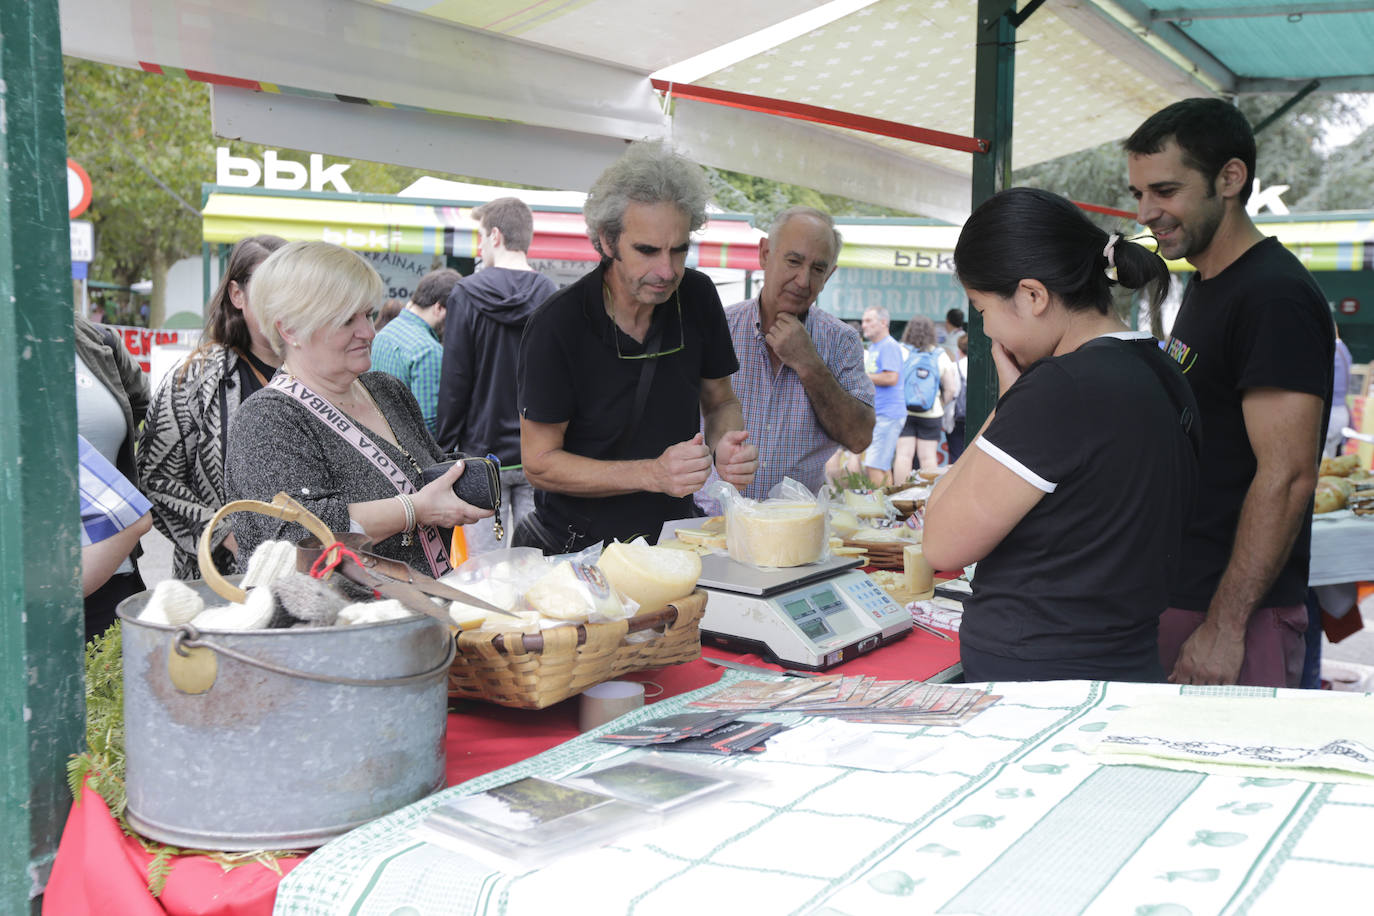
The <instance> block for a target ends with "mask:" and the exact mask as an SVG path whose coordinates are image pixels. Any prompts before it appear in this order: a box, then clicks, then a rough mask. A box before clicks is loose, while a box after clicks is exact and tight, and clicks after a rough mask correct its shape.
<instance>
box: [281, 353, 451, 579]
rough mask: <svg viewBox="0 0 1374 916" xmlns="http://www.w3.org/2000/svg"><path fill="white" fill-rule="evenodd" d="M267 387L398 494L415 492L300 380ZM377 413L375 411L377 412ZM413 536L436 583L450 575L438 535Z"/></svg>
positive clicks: (427, 529)
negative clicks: (333, 437) (367, 464)
mask: <svg viewBox="0 0 1374 916" xmlns="http://www.w3.org/2000/svg"><path fill="white" fill-rule="evenodd" d="M268 385H269V387H272V388H275V389H277V390H278V391H280V392H282V393H283V394H286V395H288V396H290V397H293V398H295V399H296V400H297V401H299V402H300V403H301V405H302V406H303V407H305V409H306V410H307V411H308V412H309V413H310V415H311V416H313V417H314V418H315V419H317V420H319V421H320V422H321V423H323V424H324V425H325V426H327V427H329V428H330V429H331V430H333V431H334V432H335V433H337V434H338V435H339V437H340V438H341V439H343V440H344V441H345V442H347V443H348V444H349V445H351V446H353V447H354V448H355V449H357V451H358V454H360V455H362V456H363V457H364V458H366V459H367V460H368V461H370V462H371V463H372V465H373V467H375V468H376V469H377V470H379V471H381V472H382V473H383V474H384V475H386V478H387V480H390V481H391V485H392V486H394V487H395V488H396V492H397V493H414V492H415V485H414V484H413V483H411V482H410V478H409V477H407V476H406V475H405V473H404V472H403V471H402V470H401V469H400V468H399V467H398V466H397V465H396V462H394V461H392V460H391V458H390V456H388V455H387V454H386V452H384V451H382V448H381V446H380V445H379V444H378V443H377V442H376V441H375V440H374V439H372V438H371V437H370V436H366V435H364V434H363V431H362V430H360V429H359V428H358V427H357V426H354V425H353V423H352V421H351V420H349V418H348V416H347V415H346V414H345V413H344V412H343V411H341V410H339V409H338V408H336V407H335V406H334V405H333V404H330V403H329V402H328V401H327V400H325V399H324V398H322V397H320V396H319V395H318V394H316V393H315V392H313V391H311V390H310V388H309V386H308V385H306V384H305V383H304V382H302V381H301V380H300V379H298V378H295V377H293V376H290V375H287V374H285V373H280V372H279V373H277V375H275V376H273V378H272V381H271V382H269V383H268ZM380 409H381V408H380V407H378V410H380ZM415 533H416V534H417V535H418V536H419V538H420V546H421V547H423V548H424V551H425V559H427V560H428V561H429V568H430V572H431V573H432V574H433V576H434V577H435V578H436V579H437V578H438V577H440V576H442V575H444V574H445V573H447V572H450V571H451V570H452V569H453V567H452V566H450V565H449V560H448V551H447V550H445V549H444V542H443V539H442V538H441V537H439V532H438V531H436V530H435V529H434V527H433V526H431V525H420V526H418V527H417V528H416V529H415Z"/></svg>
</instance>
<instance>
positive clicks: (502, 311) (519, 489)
mask: <svg viewBox="0 0 1374 916" xmlns="http://www.w3.org/2000/svg"><path fill="white" fill-rule="evenodd" d="M472 215H473V218H474V219H476V220H477V221H478V222H479V224H480V225H481V232H480V234H479V240H480V241H479V247H478V251H479V253H480V255H481V259H482V269H481V270H479V271H478V272H477V273H475V274H473V275H472V276H470V277H464V278H463V279H462V280H461V281H459V283H458V284H457V285H456V286H455V287H454V288H453V292H452V293H450V294H449V298H448V316H447V318H446V320H445V325H444V364H443V374H442V376H441V380H440V383H439V431H438V435H437V436H436V438H437V439H438V440H439V444H440V445H441V446H443V448H444V449H445V450H447V451H455V450H459V449H461V450H462V451H463V452H465V453H467V454H469V455H476V456H483V457H485V456H487V455H494V456H495V457H496V458H497V459H498V460H499V462H500V464H501V468H502V470H501V490H502V506H501V510H502V511H501V515H502V518H501V523H502V525H503V526H504V527H505V530H506V532H507V535H508V536H507V540H506V543H505V544H498V543H497V541H496V539H495V536H494V534H493V531H492V526H491V524H490V523H478V524H476V525H468V526H466V527H465V528H464V533H465V535H466V537H467V543H468V553H469V555H476V554H479V553H483V552H486V551H490V550H495V549H497V548H498V547H503V546H508V544H509V532H511V531H514V530H515V526H516V525H518V524H520V520H521V519H522V518H524V517H525V515H527V514H528V513H529V512H530V510H531V509H532V508H533V507H534V491H533V490H532V489H531V487H530V485H529V482H528V481H527V480H526V479H525V474H524V472H523V471H522V470H521V467H520V417H519V414H518V413H517V411H516V407H515V364H516V360H517V359H518V357H519V351H520V336H521V335H522V334H523V333H524V331H525V322H526V321H527V320H528V319H529V316H530V314H531V313H533V312H534V310H535V309H536V308H538V307H539V306H540V305H541V304H543V302H544V300H545V299H547V298H549V296H551V295H553V294H554V293H555V292H557V291H558V287H557V285H555V284H554V282H553V281H552V280H550V279H549V278H548V277H546V276H544V275H543V274H540V273H538V272H537V271H535V270H534V268H532V267H530V264H529V260H528V257H527V253H528V252H529V248H530V239H531V238H532V237H533V235H534V216H533V214H531V213H530V208H529V207H527V206H526V205H525V203H524V201H522V200H520V199H519V198H516V197H498V198H497V199H496V200H493V201H490V202H489V203H486V204H483V205H482V206H480V207H478V208H477V209H475V210H473V211H472Z"/></svg>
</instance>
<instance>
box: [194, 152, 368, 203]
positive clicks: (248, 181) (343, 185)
mask: <svg viewBox="0 0 1374 916" xmlns="http://www.w3.org/2000/svg"><path fill="white" fill-rule="evenodd" d="M348 169H349V166H348V165H346V164H344V163H342V162H336V163H334V164H333V165H331V166H328V167H326V166H325V164H324V157H323V156H321V155H320V154H319V153H311V154H310V166H309V168H308V169H307V168H306V166H304V165H302V164H301V163H299V162H296V161H294V160H291V159H281V158H278V156H277V151H276V150H270V149H269V150H267V151H265V152H264V153H263V154H262V162H261V163H259V162H258V161H257V160H256V159H252V158H249V157H248V156H235V155H232V154H231V153H230V152H229V150H228V148H227V147H223V146H221V147H217V148H216V149H215V184H217V185H220V186H221V187H225V188H254V187H257V185H258V183H259V182H261V183H262V186H263V187H264V188H271V189H272V190H275V191H299V190H301V189H302V188H304V187H306V185H307V184H308V185H309V186H310V190H312V191H325V190H329V189H331V188H332V189H333V190H335V191H340V192H342V193H344V194H348V193H351V192H352V191H353V189H352V188H350V187H349V186H348V181H347V180H345V178H344V177H343V173H344V172H346V171H348Z"/></svg>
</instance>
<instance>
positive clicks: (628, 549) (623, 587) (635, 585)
mask: <svg viewBox="0 0 1374 916" xmlns="http://www.w3.org/2000/svg"><path fill="white" fill-rule="evenodd" d="M596 565H597V566H599V567H600V568H601V571H602V572H603V573H605V574H606V580H607V581H608V582H610V584H611V587H612V588H614V589H616V590H617V591H619V592H620V593H621V594H622V595H624V596H625V597H626V598H630V599H632V600H633V601H635V602H636V603H637V604H638V605H639V610H638V611H637V612H636V613H639V614H643V613H647V612H649V611H656V610H658V609H659V608H661V607H664V606H665V605H667V604H668V602H670V601H673V600H675V599H677V598H681V597H683V596H684V595H689V594H691V592H692V589H694V588H696V587H697V579H700V578H701V557H699V556H697V555H696V553H695V552H688V551H684V550H670V549H669V548H667V547H651V546H649V545H648V544H647V543H645V542H644V541H643V540H638V541H633V542H631V543H629V544H619V543H616V544H610V545H607V547H606V549H604V550H602V551H601V559H600V560H598V561H597V563H596Z"/></svg>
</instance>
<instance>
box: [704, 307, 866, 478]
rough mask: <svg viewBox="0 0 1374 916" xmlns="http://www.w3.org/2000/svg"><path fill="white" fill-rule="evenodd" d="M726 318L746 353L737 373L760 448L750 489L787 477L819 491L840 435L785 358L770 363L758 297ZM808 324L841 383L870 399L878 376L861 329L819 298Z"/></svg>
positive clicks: (738, 393)
mask: <svg viewBox="0 0 1374 916" xmlns="http://www.w3.org/2000/svg"><path fill="white" fill-rule="evenodd" d="M725 319H726V321H727V322H728V323H729V325H730V339H731V340H732V341H733V342H734V344H735V356H736V357H737V358H738V359H739V371H738V372H736V373H735V374H734V375H733V376H732V377H731V379H730V381H731V384H732V385H733V386H734V389H735V397H737V398H739V402H740V406H742V407H743V408H744V426H745V428H746V429H748V430H749V441H750V442H753V443H754V445H755V446H757V447H758V450H759V469H758V472H757V473H756V474H755V475H754V482H753V483H752V484H750V485H749V486H748V487H747V488H745V490H744V495H745V496H747V497H749V498H750V499H765V498H767V496H768V491H769V490H770V489H772V488H773V487H774V486H775V485H776V484H778V483H780V482H781V481H782V479H783V478H784V477H791V478H792V479H793V480H796V481H798V482H800V483H802V484H805V485H806V487H808V488H809V489H810V490H811V491H812V492H813V493H814V492H816V491H817V490H818V489H820V487H821V485H822V484H823V483H824V482H825V461H826V459H827V458H829V457H830V456H831V455H832V454H833V453H834V451H835V449H836V448H837V447H838V446H839V443H837V442H836V441H835V440H834V439H832V438H830V435H829V434H828V433H827V432H826V431H825V430H824V429H822V428H821V424H820V421H819V420H818V419H817V418H816V412H815V410H813V409H812V407H811V401H810V399H809V398H808V397H807V394H806V389H805V388H803V387H802V383H801V379H800V378H798V377H797V373H795V372H793V371H792V370H791V369H790V368H788V367H787V366H782V365H780V366H779V368H778V370H777V372H776V373H775V372H774V371H773V368H772V366H771V365H769V361H768V344H767V342H766V341H765V340H764V336H763V331H762V329H760V327H759V300H758V297H757V296H755V297H754V298H753V299H747V300H745V301H744V302H738V303H736V304H734V305H732V306H730V307H729V308H727V309H726V310H725ZM805 326H806V331H807V333H808V334H810V335H811V341H812V343H814V344H815V346H816V352H817V353H819V354H820V357H821V360H822V361H823V362H824V363H825V365H826V366H827V367H828V368H829V369H830V371H831V372H832V373H833V374H834V376H835V378H836V379H837V380H838V381H839V383H840V387H841V388H843V389H844V390H845V391H847V392H849V394H851V395H853V396H854V397H856V398H858V399H859V400H860V401H863V402H864V403H865V404H869V405H871V404H872V403H873V382H872V380H871V379H869V377H868V374H867V373H866V372H864V348H863V344H862V343H861V342H860V340H859V333H858V332H857V331H855V330H854V329H853V328H851V327H850V326H849V325H847V324H845V323H844V322H843V321H840V320H839V319H838V318H836V317H835V316H833V315H831V314H830V313H828V312H825V311H823V310H822V309H821V308H820V306H816V305H813V306H812V307H811V308H810V310H809V311H808V312H807V313H806V322H805ZM713 476H714V474H713ZM708 486H709V483H708Z"/></svg>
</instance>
